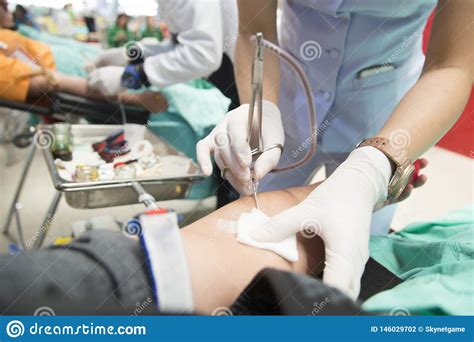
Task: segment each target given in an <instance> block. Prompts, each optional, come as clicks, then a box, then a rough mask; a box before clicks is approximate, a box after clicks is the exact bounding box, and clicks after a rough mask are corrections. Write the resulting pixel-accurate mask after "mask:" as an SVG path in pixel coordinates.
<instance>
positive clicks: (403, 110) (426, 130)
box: [377, 67, 472, 160]
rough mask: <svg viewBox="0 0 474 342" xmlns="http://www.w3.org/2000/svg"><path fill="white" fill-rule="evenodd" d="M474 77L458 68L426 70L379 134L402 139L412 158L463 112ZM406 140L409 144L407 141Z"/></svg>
mask: <svg viewBox="0 0 474 342" xmlns="http://www.w3.org/2000/svg"><path fill="white" fill-rule="evenodd" d="M471 87H472V80H471V79H470V78H469V76H468V75H467V74H466V72H463V71H462V70H460V69H459V68H449V67H447V68H441V69H437V70H431V71H428V72H426V73H425V74H424V75H423V76H422V77H421V78H420V79H419V81H418V82H417V83H416V84H415V86H413V88H412V89H410V91H409V92H408V93H407V94H406V95H405V96H404V97H403V99H402V101H401V102H400V103H399V105H398V106H397V107H396V109H395V111H394V112H393V114H392V115H391V117H390V119H389V120H388V121H387V123H386V124H385V126H384V127H383V128H382V130H381V131H380V133H379V134H377V136H381V137H385V138H387V139H391V140H394V143H397V141H396V140H397V139H398V142H402V144H403V145H406V146H403V147H405V148H406V149H407V152H408V155H409V156H410V159H411V160H415V159H416V158H418V157H419V156H420V155H421V154H423V153H424V152H425V151H426V150H427V149H429V148H430V147H431V146H433V145H434V144H435V143H436V142H437V141H438V140H439V139H440V138H441V137H442V136H443V135H444V134H445V133H446V131H448V130H449V128H450V127H451V126H452V125H453V124H454V123H455V122H456V120H457V119H458V118H459V115H460V114H461V113H462V111H463V109H464V107H465V106H466V103H467V101H468V99H469V94H470V92H471ZM405 143H406V144H405Z"/></svg>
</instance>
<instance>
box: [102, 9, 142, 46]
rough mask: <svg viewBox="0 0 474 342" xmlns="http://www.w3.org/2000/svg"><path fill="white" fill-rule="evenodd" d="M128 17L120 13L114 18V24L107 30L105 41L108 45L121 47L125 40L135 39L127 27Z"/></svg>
mask: <svg viewBox="0 0 474 342" xmlns="http://www.w3.org/2000/svg"><path fill="white" fill-rule="evenodd" d="M129 19H130V18H129V17H128V15H126V14H125V13H120V14H119V15H118V16H117V19H116V20H115V25H113V26H112V27H111V28H109V30H108V32H107V43H108V45H109V47H111V48H114V47H121V46H124V45H125V44H126V43H127V42H129V41H132V40H134V39H135V35H134V34H133V32H131V31H130V30H129V29H128V23H129Z"/></svg>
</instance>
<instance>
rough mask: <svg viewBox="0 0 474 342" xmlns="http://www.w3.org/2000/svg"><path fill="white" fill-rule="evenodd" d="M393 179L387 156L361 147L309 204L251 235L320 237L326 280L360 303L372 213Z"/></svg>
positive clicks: (265, 238)
mask: <svg viewBox="0 0 474 342" xmlns="http://www.w3.org/2000/svg"><path fill="white" fill-rule="evenodd" d="M390 176H391V166H390V162H389V160H388V159H387V157H386V156H385V155H384V154H383V153H382V152H380V151H379V150H377V149H375V148H373V147H362V148H358V149H356V150H354V151H353V152H352V153H351V154H350V155H349V157H348V158H347V160H346V161H345V162H344V163H342V164H341V165H340V166H339V167H338V168H337V169H336V170H335V171H334V173H333V174H332V175H331V176H330V177H329V178H328V179H327V180H325V181H324V182H323V183H322V184H321V185H320V186H319V187H318V188H317V189H315V190H314V191H313V192H311V193H310V195H309V196H308V197H307V198H306V199H305V200H304V201H302V202H301V203H300V204H298V205H297V206H295V207H293V208H290V209H288V210H286V211H284V212H282V213H280V214H278V215H276V216H274V217H272V218H271V219H270V220H269V222H268V224H266V225H265V226H263V227H255V228H254V230H253V231H252V232H251V236H252V238H254V239H255V240H257V241H272V242H275V241H280V240H282V239H284V238H286V237H288V236H290V235H292V234H295V233H298V232H301V234H302V236H303V237H307V238H312V237H315V236H316V235H318V236H319V237H320V238H321V239H322V240H323V241H324V246H325V255H326V257H325V268H324V276H323V280H324V281H325V282H326V283H327V284H329V285H332V286H334V287H337V288H339V289H341V290H342V291H344V292H345V293H346V294H348V295H349V296H350V297H352V298H354V299H355V298H357V296H358V294H359V291H360V280H361V277H362V273H363V271H364V267H365V264H366V262H367V260H368V258H369V237H370V223H371V217H372V211H373V209H374V206H375V204H376V203H377V202H378V201H380V200H384V199H385V198H386V194H387V186H388V182H389V179H390Z"/></svg>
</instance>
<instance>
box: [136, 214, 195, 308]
mask: <svg viewBox="0 0 474 342" xmlns="http://www.w3.org/2000/svg"><path fill="white" fill-rule="evenodd" d="M140 223H141V226H142V234H141V241H142V244H143V246H144V249H145V253H146V257H147V259H148V260H147V261H148V263H149V266H150V271H151V276H152V278H153V282H154V291H155V295H156V300H157V303H158V309H159V310H160V311H169V312H175V313H181V312H187V313H191V312H192V311H193V309H194V303H193V293H192V289H191V277H190V275H189V270H188V264H187V261H186V256H185V253H184V248H183V244H182V241H181V235H180V234H179V227H178V219H177V216H176V213H166V214H160V215H141V216H140Z"/></svg>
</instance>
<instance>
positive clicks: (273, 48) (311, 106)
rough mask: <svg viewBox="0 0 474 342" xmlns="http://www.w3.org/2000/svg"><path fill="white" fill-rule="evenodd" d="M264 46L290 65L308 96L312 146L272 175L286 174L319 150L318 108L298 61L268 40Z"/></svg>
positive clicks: (304, 162) (263, 41)
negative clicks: (299, 157) (300, 156)
mask: <svg viewBox="0 0 474 342" xmlns="http://www.w3.org/2000/svg"><path fill="white" fill-rule="evenodd" d="M252 42H254V43H255V42H256V38H255V36H252ZM261 44H262V46H263V47H264V48H265V49H267V50H269V51H271V52H273V53H274V54H276V55H277V56H279V57H281V58H282V59H283V60H284V61H285V62H286V63H288V64H289V65H290V66H291V67H292V68H293V70H294V71H295V72H296V74H297V75H298V78H299V79H300V82H301V85H302V86H303V90H304V93H305V96H306V100H307V101H308V102H307V104H308V122H309V124H310V126H309V127H311V145H310V147H309V150H308V152H307V153H306V154H305V156H304V157H303V158H302V159H301V160H299V161H297V162H295V163H293V164H290V165H288V166H283V167H280V168H275V169H273V170H272V171H270V172H272V173H277V172H285V171H289V170H293V169H296V168H298V167H300V166H302V165H304V164H306V163H307V162H308V161H309V160H310V159H311V158H312V157H313V155H314V153H316V148H317V137H318V136H317V132H318V131H317V120H316V106H315V105H314V99H313V91H312V89H311V83H310V82H309V80H308V77H306V74H305V72H304V70H303V68H302V67H301V66H300V65H299V63H298V61H297V60H296V59H295V58H294V57H293V56H292V55H290V54H289V53H288V52H286V51H285V50H283V49H282V48H280V47H279V46H277V45H275V44H273V43H271V42H269V41H268V40H265V39H262V41H261Z"/></svg>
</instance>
